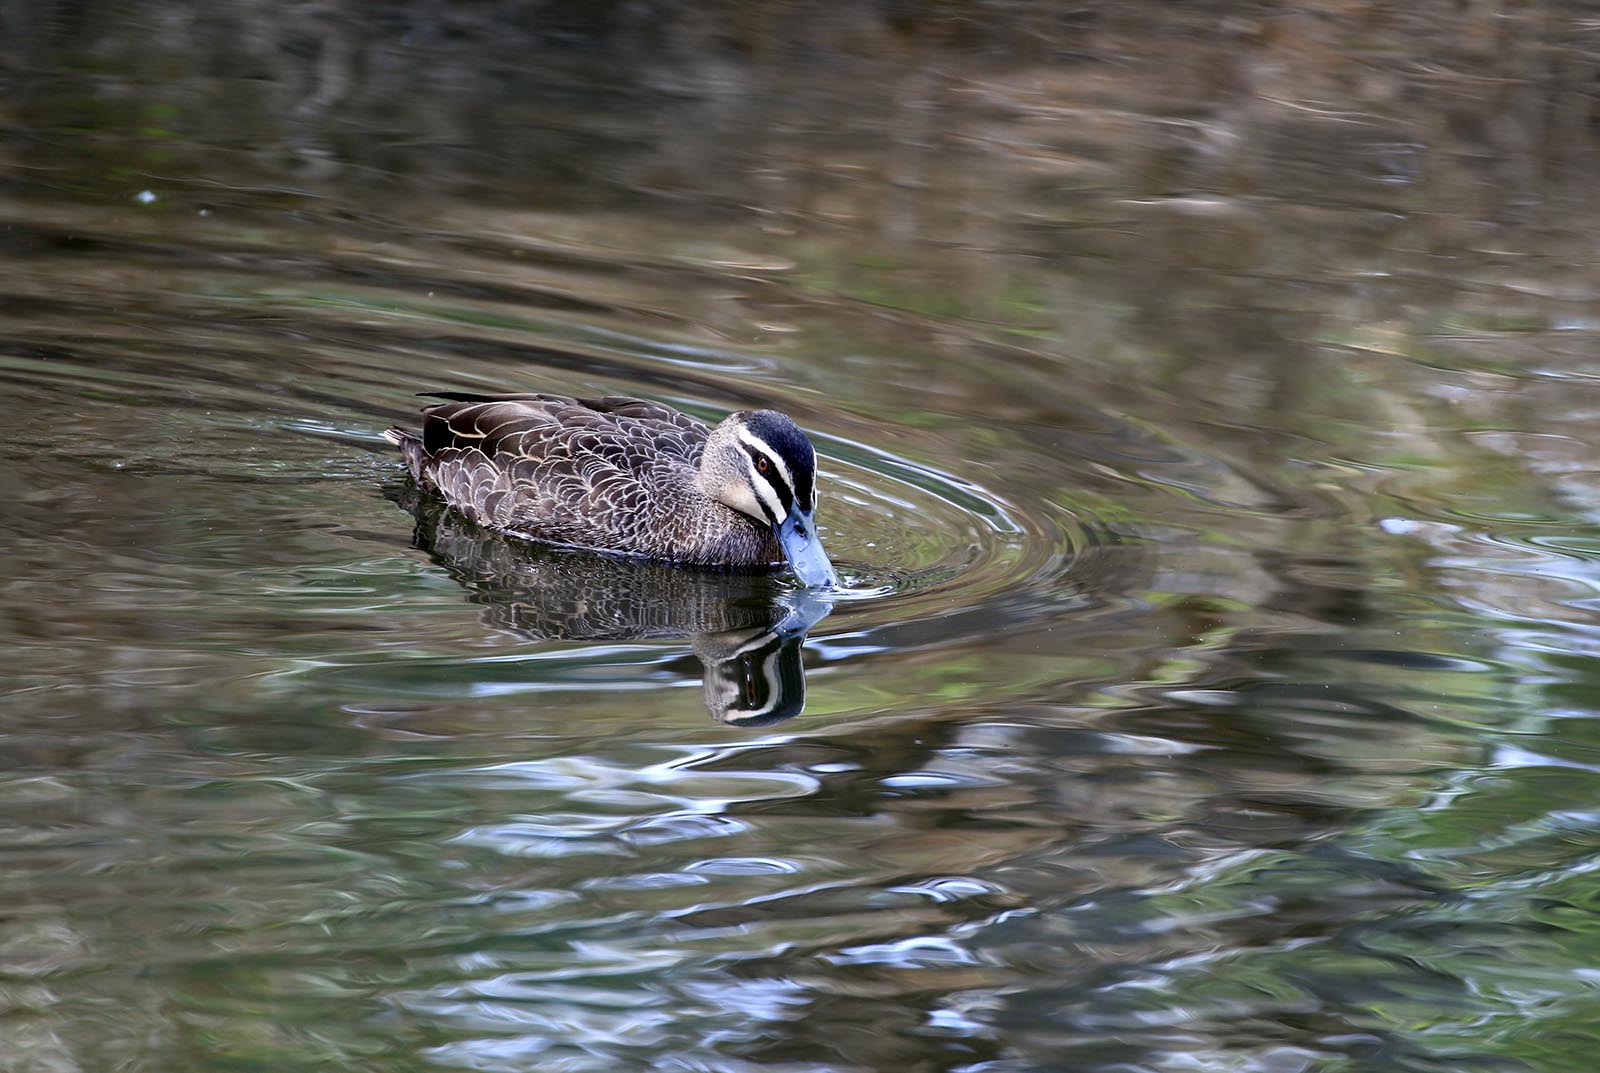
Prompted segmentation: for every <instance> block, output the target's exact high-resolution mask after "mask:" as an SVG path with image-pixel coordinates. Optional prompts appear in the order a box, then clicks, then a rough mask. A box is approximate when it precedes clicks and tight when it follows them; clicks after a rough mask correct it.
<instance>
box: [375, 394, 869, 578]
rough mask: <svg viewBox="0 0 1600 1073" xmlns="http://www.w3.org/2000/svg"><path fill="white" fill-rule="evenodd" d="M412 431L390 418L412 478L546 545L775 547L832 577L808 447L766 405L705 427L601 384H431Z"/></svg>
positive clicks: (810, 570) (677, 557) (695, 556)
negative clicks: (526, 388) (515, 389)
mask: <svg viewBox="0 0 1600 1073" xmlns="http://www.w3.org/2000/svg"><path fill="white" fill-rule="evenodd" d="M429 396H430V397H432V398H438V399H444V400H445V401H444V402H441V403H438V404H436V405H433V406H428V407H425V408H424V409H423V411H422V431H421V432H420V433H417V432H412V431H410V430H407V429H403V428H391V429H389V430H387V431H386V432H385V433H384V436H385V437H386V438H387V439H388V440H389V441H390V442H391V443H394V444H396V445H398V446H399V448H400V450H401V452H402V453H403V454H404V455H405V458H406V462H407V464H408V465H409V466H410V467H411V474H412V476H413V477H415V478H416V481H417V484H418V485H420V486H421V487H422V488H424V489H425V490H427V491H429V492H433V493H435V494H437V495H439V496H441V497H443V499H444V500H445V502H447V503H449V504H450V505H451V506H452V507H454V508H456V509H457V510H458V511H460V512H461V513H462V514H464V515H466V516H467V517H468V518H470V519H472V520H473V521H475V522H477V523H478V524H479V525H482V526H485V527H487V528H490V529H498V530H501V531H503V532H506V533H510V534H512V535H514V536H519V537H525V538H528V539H531V540H539V541H544V542H546V543H551V544H563V545H567V546H570V547H579V548H589V549H592V550H596V551H609V552H620V553H623V554H626V555H635V556H640V557H643V558H649V559H660V560H665V561H668V562H676V563H683V564H685V565H694V566H708V567H735V568H745V569H749V568H764V567H774V566H779V565H781V564H782V563H783V561H784V560H785V559H787V560H788V563H789V565H790V567H791V568H792V569H793V570H794V574H795V577H796V578H798V579H799V581H800V583H801V584H802V585H806V586H811V587H815V586H830V585H836V584H838V581H839V578H838V575H837V574H835V573H834V570H833V565H832V564H831V563H830V562H829V561H828V556H827V553H826V552H824V551H823V550H822V541H821V539H820V538H819V537H818V536H817V528H816V522H815V521H814V519H813V513H814V511H815V510H816V494H817V493H816V480H817V468H816V453H815V452H814V451H813V450H812V448H811V441H810V440H808V439H806V436H805V433H803V432H801V431H800V429H799V427H798V426H797V425H795V423H794V422H793V421H792V420H790V419H789V418H788V417H787V416H785V415H784V414H781V413H779V412H778V411H776V410H741V411H739V412H738V413H734V414H729V415H728V416H727V417H726V418H724V419H723V421H722V423H721V424H719V425H717V426H716V428H711V427H710V426H708V425H706V424H705V423H704V422H702V421H698V420H696V419H695V418H693V417H690V416H689V415H688V414H684V413H680V412H679V411H677V410H674V409H673V408H672V407H670V406H666V405H663V404H661V403H658V402H649V401H646V400H644V399H632V398H625V397H622V396H617V395H608V396H606V397H605V398H599V399H579V398H571V397H568V396H565V395H543V394H517V395H472V394H462V393H456V392H431V393H429Z"/></svg>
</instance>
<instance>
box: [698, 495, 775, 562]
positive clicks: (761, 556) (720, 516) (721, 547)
mask: <svg viewBox="0 0 1600 1073" xmlns="http://www.w3.org/2000/svg"><path fill="white" fill-rule="evenodd" d="M687 499H688V502H684V503H678V504H674V507H675V513H676V515H677V517H678V518H679V519H681V520H685V521H687V523H688V526H687V527H688V532H686V533H684V534H683V535H684V537H685V539H684V541H683V542H682V547H683V549H684V550H685V551H686V552H687V554H686V556H685V557H684V558H685V561H686V562H695V563H703V564H706V565H713V566H768V565H775V564H777V563H779V562H781V561H782V558H783V549H782V547H780V546H779V544H778V539H777V537H776V536H774V535H773V533H772V529H771V528H770V527H769V526H765V525H761V524H759V523H757V522H756V521H754V520H753V519H751V518H750V517H749V516H748V515H746V514H742V513H740V512H739V511H736V510H734V509H733V508H732V507H730V506H727V505H726V504H724V503H721V502H719V501H718V500H716V499H713V498H712V497H711V496H709V495H707V494H706V493H705V492H704V490H702V489H701V488H700V487H699V486H698V484H697V485H696V487H694V488H693V489H692V490H691V491H689V493H688V495H687Z"/></svg>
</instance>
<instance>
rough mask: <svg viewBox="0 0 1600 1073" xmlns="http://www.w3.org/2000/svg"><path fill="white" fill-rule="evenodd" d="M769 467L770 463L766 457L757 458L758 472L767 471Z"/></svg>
mask: <svg viewBox="0 0 1600 1073" xmlns="http://www.w3.org/2000/svg"><path fill="white" fill-rule="evenodd" d="M768 468H769V465H768V463H767V460H766V459H765V458H758V459H756V472H757V473H765V472H767V470H768Z"/></svg>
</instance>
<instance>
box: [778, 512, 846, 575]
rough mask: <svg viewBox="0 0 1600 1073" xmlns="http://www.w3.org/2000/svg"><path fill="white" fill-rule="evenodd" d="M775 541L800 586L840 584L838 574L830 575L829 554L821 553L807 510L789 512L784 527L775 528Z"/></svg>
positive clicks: (815, 528) (820, 542) (831, 572)
mask: <svg viewBox="0 0 1600 1073" xmlns="http://www.w3.org/2000/svg"><path fill="white" fill-rule="evenodd" d="M778 542H779V543H780V544H782V545H783V554H784V555H786V556H788V558H789V566H790V567H791V568H793V570H794V576H795V577H796V578H798V579H799V581H800V584H802V585H804V586H805V587H806V588H808V589H817V588H831V587H832V586H834V585H837V584H839V575H838V574H836V573H834V572H833V564H832V563H830V562H829V561H828V553H827V552H825V551H823V550H822V540H821V539H820V538H819V537H818V536H817V526H816V523H815V522H814V521H812V519H811V512H810V511H802V510H801V509H800V508H799V507H798V506H796V507H794V508H793V509H791V510H790V511H789V516H788V517H787V518H785V519H784V520H783V524H782V525H780V526H778Z"/></svg>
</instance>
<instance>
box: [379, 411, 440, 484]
mask: <svg viewBox="0 0 1600 1073" xmlns="http://www.w3.org/2000/svg"><path fill="white" fill-rule="evenodd" d="M383 438H384V439H386V440H388V441H389V442H390V443H392V444H394V445H395V446H396V447H398V448H400V453H401V454H403V455H405V456H406V465H407V466H409V467H410V468H411V476H412V477H413V478H415V479H416V482H417V483H418V484H420V485H424V486H427V485H428V484H430V483H431V482H430V481H428V479H427V478H426V477H424V476H423V472H422V470H423V465H424V463H426V462H427V461H428V451H427V448H425V447H424V446H423V445H422V437H421V436H420V435H419V434H417V433H415V432H412V431H411V430H410V429H406V428H401V427H399V426H398V425H396V426H395V427H393V428H386V429H384V430H383Z"/></svg>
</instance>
